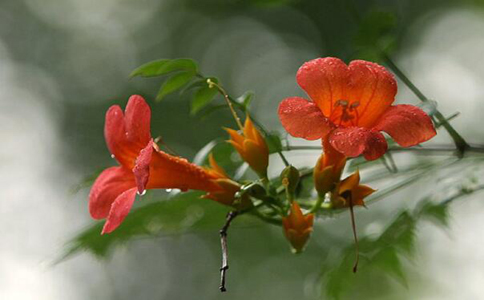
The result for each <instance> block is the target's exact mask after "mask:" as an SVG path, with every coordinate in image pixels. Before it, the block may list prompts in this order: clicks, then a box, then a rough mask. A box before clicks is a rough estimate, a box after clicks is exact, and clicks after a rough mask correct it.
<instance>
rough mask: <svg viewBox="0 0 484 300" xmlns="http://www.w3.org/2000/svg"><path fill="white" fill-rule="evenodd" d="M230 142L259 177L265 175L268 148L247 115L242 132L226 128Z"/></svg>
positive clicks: (267, 163)
mask: <svg viewBox="0 0 484 300" xmlns="http://www.w3.org/2000/svg"><path fill="white" fill-rule="evenodd" d="M225 130H226V131H227V132H228V133H229V135H230V140H229V141H228V142H229V143H230V144H232V145H233V146H234V148H235V150H237V152H239V154H240V156H241V157H242V159H243V160H244V161H246V162H247V163H248V164H249V166H250V167H251V168H252V169H253V170H254V171H256V172H257V174H259V176H261V177H267V166H268V165H269V149H268V148H267V145H266V142H265V140H264V138H263V137H262V135H261V134H260V132H259V131H258V130H257V128H255V126H254V124H253V123H252V121H251V119H250V117H249V116H247V118H246V119H245V124H244V130H243V134H239V133H238V132H237V131H236V130H233V129H229V128H226V129H225Z"/></svg>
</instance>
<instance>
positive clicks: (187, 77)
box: [156, 71, 195, 101]
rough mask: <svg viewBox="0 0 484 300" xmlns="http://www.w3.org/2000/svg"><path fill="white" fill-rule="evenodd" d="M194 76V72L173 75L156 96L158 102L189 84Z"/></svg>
mask: <svg viewBox="0 0 484 300" xmlns="http://www.w3.org/2000/svg"><path fill="white" fill-rule="evenodd" d="M194 76H195V73H194V72H193V71H187V72H181V73H178V74H175V75H173V76H172V77H170V78H169V79H168V80H167V81H165V83H163V85H162V86H161V88H160V90H159V91H158V95H156V101H161V100H162V99H163V98H164V97H165V96H166V95H168V94H171V93H173V92H176V91H177V90H179V89H181V88H182V87H183V86H185V85H186V84H188V83H189V82H190V81H191V80H192V79H193V77H194Z"/></svg>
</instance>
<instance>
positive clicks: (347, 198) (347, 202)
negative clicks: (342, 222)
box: [331, 171, 375, 208]
mask: <svg viewBox="0 0 484 300" xmlns="http://www.w3.org/2000/svg"><path fill="white" fill-rule="evenodd" d="M374 192H375V190H374V189H372V188H371V187H369V186H367V185H362V184H360V172H359V171H356V172H355V173H353V174H351V175H350V176H348V177H346V178H345V179H344V180H342V181H341V182H340V183H339V184H338V185H337V187H336V188H335V190H334V193H333V195H332V197H331V202H332V203H333V207H335V208H343V207H349V206H355V205H358V206H365V202H364V199H365V198H366V197H368V196H369V195H371V194H373V193H374Z"/></svg>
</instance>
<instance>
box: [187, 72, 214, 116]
mask: <svg viewBox="0 0 484 300" xmlns="http://www.w3.org/2000/svg"><path fill="white" fill-rule="evenodd" d="M209 79H210V80H212V81H213V82H215V83H218V80H217V78H214V77H211V78H209ZM217 93H218V90H217V89H216V88H214V87H212V88H210V87H209V86H208V84H207V82H205V84H204V85H203V86H202V88H200V89H199V90H198V91H196V92H195V95H194V96H193V100H192V103H191V111H190V113H191V114H192V115H194V114H196V113H197V112H199V111H200V110H201V109H202V108H204V107H205V106H207V105H208V104H209V103H210V102H212V100H213V99H214V98H215V96H216V95H217Z"/></svg>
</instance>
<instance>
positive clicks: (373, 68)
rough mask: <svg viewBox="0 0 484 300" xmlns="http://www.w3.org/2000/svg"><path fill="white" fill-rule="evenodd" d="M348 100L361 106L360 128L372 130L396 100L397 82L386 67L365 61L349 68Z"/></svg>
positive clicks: (352, 63)
mask: <svg viewBox="0 0 484 300" xmlns="http://www.w3.org/2000/svg"><path fill="white" fill-rule="evenodd" d="M348 72H349V76H348V78H349V81H348V93H347V97H348V100H356V101H358V103H359V105H358V107H357V108H356V109H357V111H358V126H360V127H365V128H370V127H371V125H373V124H374V123H375V122H376V121H377V120H378V118H380V116H381V115H382V114H383V113H384V112H385V111H386V110H387V108H388V107H390V105H391V104H392V103H393V101H394V100H395V95H396V94H397V82H396V81H395V78H394V77H393V75H392V74H391V73H390V72H388V71H387V70H386V69H385V68H384V67H382V66H380V65H378V64H375V63H372V62H369V61H364V60H354V61H352V62H351V63H350V64H349V66H348Z"/></svg>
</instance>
